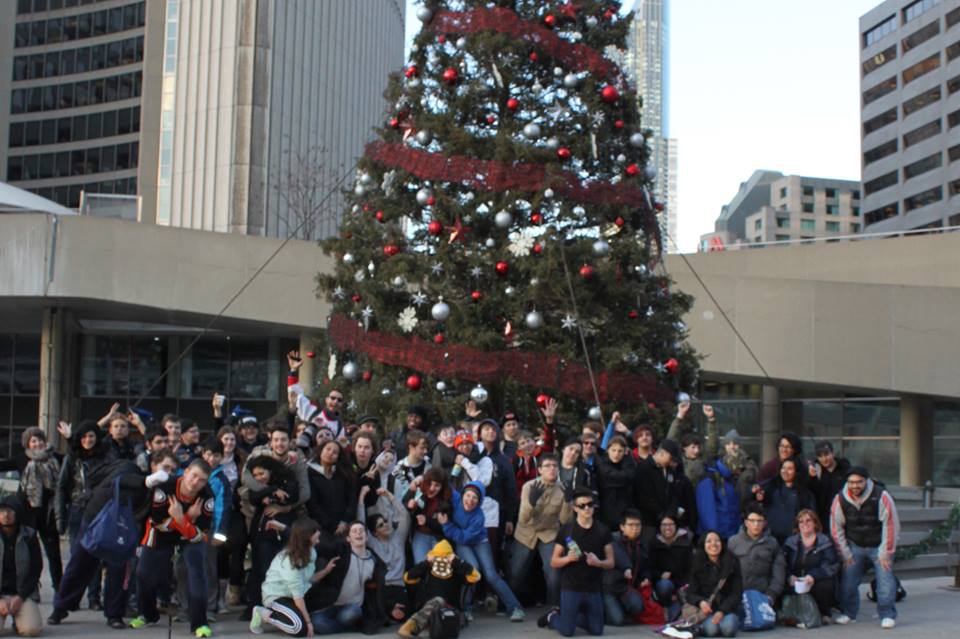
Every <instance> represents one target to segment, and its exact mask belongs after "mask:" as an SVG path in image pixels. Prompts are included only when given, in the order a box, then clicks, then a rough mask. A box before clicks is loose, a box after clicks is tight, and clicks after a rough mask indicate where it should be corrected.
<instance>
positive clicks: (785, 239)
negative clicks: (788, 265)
mask: <svg viewBox="0 0 960 639" xmlns="http://www.w3.org/2000/svg"><path fill="white" fill-rule="evenodd" d="M774 237H775V239H776V241H777V242H789V241H790V236H789V235H776V236H774Z"/></svg>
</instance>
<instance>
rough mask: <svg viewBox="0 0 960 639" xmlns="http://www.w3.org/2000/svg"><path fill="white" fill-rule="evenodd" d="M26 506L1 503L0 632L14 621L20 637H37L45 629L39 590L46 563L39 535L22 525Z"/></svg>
mask: <svg viewBox="0 0 960 639" xmlns="http://www.w3.org/2000/svg"><path fill="white" fill-rule="evenodd" d="M22 518H23V505H22V504H21V503H20V499H19V498H18V497H15V496H13V495H8V496H6V497H4V498H2V499H0V566H2V574H0V630H2V629H3V626H4V625H5V624H6V622H7V617H13V623H14V624H16V627H17V634H18V635H20V636H21V637H36V636H37V635H39V634H40V631H41V630H42V629H43V619H42V618H41V616H40V608H39V606H37V599H39V597H37V596H36V595H37V589H38V587H39V585H40V572H41V571H42V570H43V559H42V558H41V556H40V541H39V539H38V538H37V531H35V530H34V529H33V528H30V527H29V526H27V525H25V524H23V523H21V519H22Z"/></svg>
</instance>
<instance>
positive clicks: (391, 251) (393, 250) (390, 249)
mask: <svg viewBox="0 0 960 639" xmlns="http://www.w3.org/2000/svg"><path fill="white" fill-rule="evenodd" d="M399 252H400V247H399V246H397V245H396V244H387V245H386V246H384V247H383V254H384V255H385V256H387V257H393V256H394V255H396V254H397V253H399Z"/></svg>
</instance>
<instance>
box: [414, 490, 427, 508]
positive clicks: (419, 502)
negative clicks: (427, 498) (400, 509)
mask: <svg viewBox="0 0 960 639" xmlns="http://www.w3.org/2000/svg"><path fill="white" fill-rule="evenodd" d="M413 501H415V502H417V506H419V507H420V508H423V506H424V502H423V491H422V490H420V489H419V488H417V492H416V493H414V495H413Z"/></svg>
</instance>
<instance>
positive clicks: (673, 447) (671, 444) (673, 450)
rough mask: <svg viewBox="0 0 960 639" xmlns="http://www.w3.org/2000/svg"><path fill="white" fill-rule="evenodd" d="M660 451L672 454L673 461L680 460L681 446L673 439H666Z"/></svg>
mask: <svg viewBox="0 0 960 639" xmlns="http://www.w3.org/2000/svg"><path fill="white" fill-rule="evenodd" d="M659 448H660V450H663V451H666V452H668V453H670V457H671V458H673V459H675V460H676V459H680V445H679V444H677V442H675V441H673V440H672V439H665V440H663V441H662V442H660V446H659Z"/></svg>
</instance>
